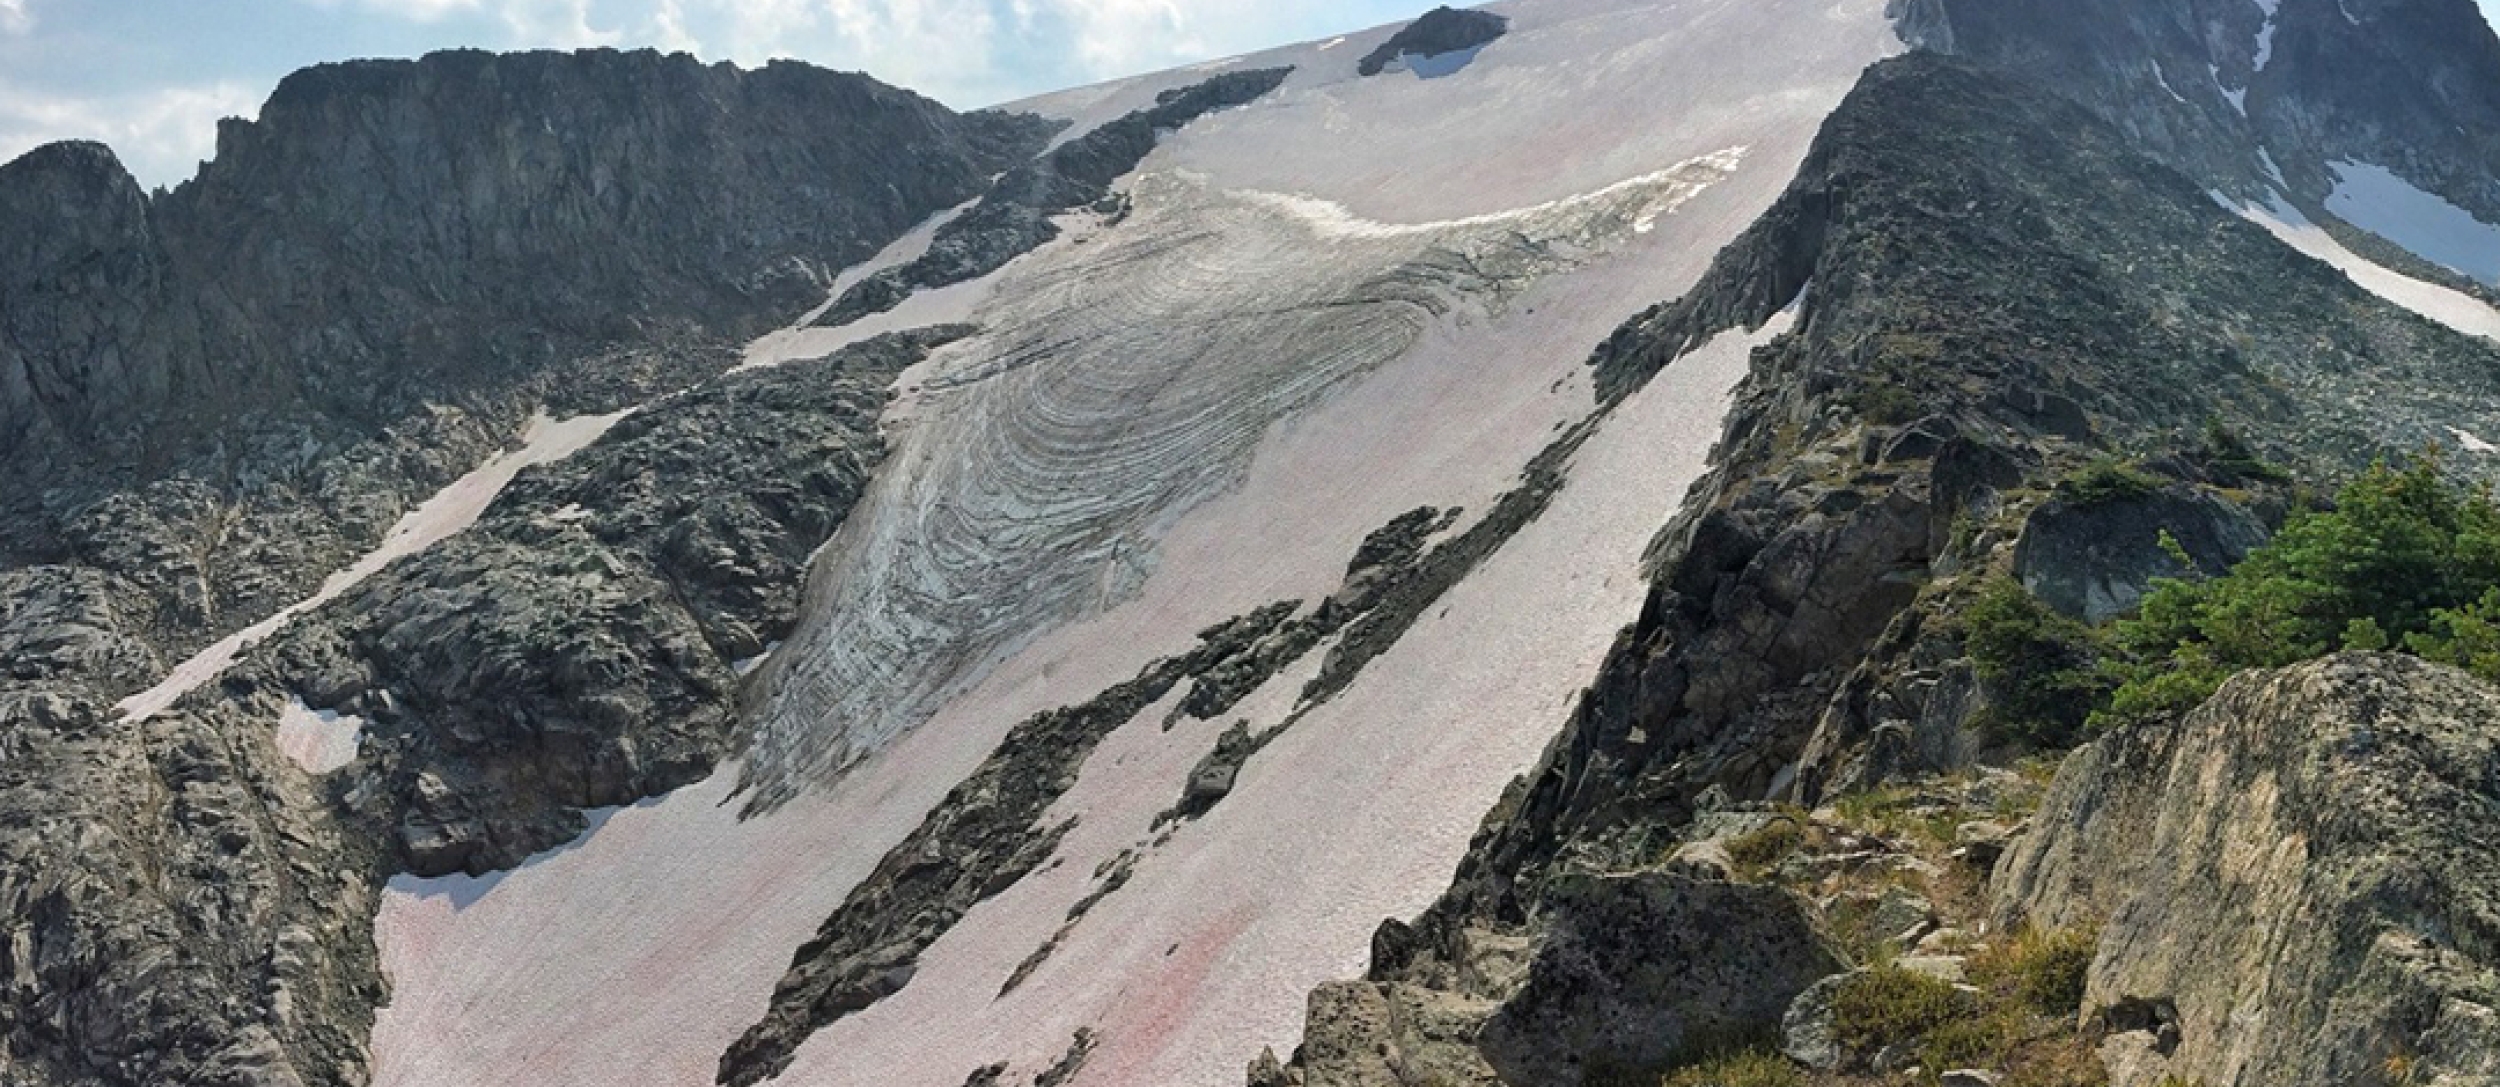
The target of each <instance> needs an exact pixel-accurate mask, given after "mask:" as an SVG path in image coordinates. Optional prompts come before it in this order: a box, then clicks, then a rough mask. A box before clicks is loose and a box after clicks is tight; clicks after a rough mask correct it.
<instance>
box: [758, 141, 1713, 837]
mask: <svg viewBox="0 0 2500 1087" xmlns="http://www.w3.org/2000/svg"><path fill="white" fill-rule="evenodd" d="M1742 155H1743V149H1742V148H1730V149H1726V150H1721V151H1717V152H1713V153H1711V154H1708V155H1703V156H1699V157H1697V158H1694V159H1692V160H1690V161H1687V162H1683V163H1679V164H1677V165H1675V166H1673V167H1671V168H1669V169H1666V170H1662V171H1659V172H1656V173H1652V174H1646V175H1643V176H1640V177H1636V178H1633V179H1631V180H1629V181H1626V182H1623V183H1620V184H1616V185H1611V186H1608V187H1606V188H1605V189H1602V190H1599V191H1597V192H1593V193H1588V194H1584V195H1581V196H1576V197H1571V198H1567V199H1563V200H1557V201H1552V202H1549V203H1545V204H1539V205H1535V206H1532V207H1527V208H1521V209H1518V210H1515V211H1510V212H1503V213H1498V214H1491V215H1479V216H1472V217H1469V218H1465V219H1459V220H1452V221H1447V222H1438V223H1425V224H1414V225H1396V224H1385V223H1375V222H1371V221H1368V220H1362V219H1359V218H1356V217H1354V216H1352V215H1351V214H1349V213H1346V212H1345V211H1344V210H1343V209H1340V208H1336V207H1335V206H1334V205H1330V204H1327V203H1326V202H1324V201H1319V200H1315V199H1312V198H1309V197H1294V196H1280V195H1277V194H1272V193H1227V192H1221V191H1216V190H1214V189H1212V188H1210V187H1209V186H1207V185H1206V184H1205V183H1204V182H1202V181H1200V180H1198V179H1195V178H1192V177H1189V176H1185V175H1172V174H1161V175H1148V176H1145V177H1141V178H1140V179H1139V180H1138V182H1137V184H1136V185H1135V187H1134V190H1133V192H1132V194H1131V195H1132V199H1133V205H1134V211H1133V212H1132V214H1131V215H1130V216H1129V218H1127V219H1126V220H1125V221H1123V222H1121V223H1120V224H1119V225H1117V226H1116V227H1113V228H1111V229H1109V230H1106V231H1104V232H1102V233H1100V234H1097V235H1095V236H1094V237H1093V238H1092V239H1091V240H1090V241H1088V242H1087V243H1086V244H1084V245H1082V246H1078V245H1067V244H1063V245H1060V246H1056V247H1053V248H1051V249H1048V250H1045V251H1043V252H1041V253H1037V254H1035V255H1034V256H1033V257H1032V258H1029V259H1028V260H1027V261H1026V262H1024V263H1022V264H1019V265H1017V266H1015V267H1014V268H1011V269H1009V270H1008V271H1007V272H1005V273H1002V274H1003V275H1004V276H1005V278H1004V279H1002V280H1001V281H1000V282H999V284H998V289H997V292H996V294H995V295H994V296H993V298H992V301H991V302H990V303H989V304H988V305H987V306H985V307H984V308H983V310H982V311H981V312H980V313H979V314H977V315H976V320H978V321H979V323H981V324H982V325H984V326H985V327H987V328H988V329H990V332H989V333H988V334H987V335H985V336H983V337H981V338H979V339H977V340H975V341H971V342H969V343H968V344H966V345H964V346H961V347H959V348H957V349H956V350H954V351H952V352H949V353H948V354H947V355H945V356H943V358H942V359H941V360H940V361H937V362H934V363H933V364H932V365H933V367H934V369H933V371H932V372H931V373H929V374H927V375H926V376H925V377H923V378H922V379H921V385H920V386H919V388H918V389H917V390H916V391H915V390H910V389H907V390H906V393H907V395H908V396H912V397H915V398H917V402H914V403H909V404H907V405H906V407H907V409H908V417H909V420H910V421H909V424H908V428H907V429H906V430H905V431H904V432H903V433H902V434H901V435H900V439H901V440H900V445H901V450H900V452H899V455H897V456H896V457H895V458H894V459H893V460H891V461H889V462H888V464H887V466H886V468H885V469H884V470H883V472H882V474H881V476H880V478H879V481H878V484H877V486H876V490H875V493H874V494H873V495H872V497H871V498H870V500H869V501H868V503H866V504H864V505H863V506H862V507H861V508H860V510H859V511H858V512H856V513H855V514H854V515H853V517H852V518H851V521H850V522H849V524H848V525H847V526H846V527H845V528H844V529H843V531H842V533H841V535H840V536H838V537H837V538H836V539H835V541H834V543H833V544H832V545H831V546H830V547H828V548H827V551H826V554H825V555H824V557H823V558H822V559H821V560H820V562H819V564H818V567H817V569H816V571H815V574H814V587H813V588H812V589H811V595H812V596H813V597H814V598H813V599H811V601H810V604H809V607H808V608H807V614H808V615H809V616H811V619H810V620H809V621H808V622H807V623H806V625H804V626H803V627H802V628H801V629H800V630H799V631H798V632H797V633H796V634H795V635H794V636H793V638H792V639H791V641H790V643H789V645H788V646H787V647H786V649H785V651H784V652H783V654H782V655H781V656H780V657H779V658H778V659H777V661H776V664H775V669H776V671H775V673H774V675H773V676H772V678H771V680H770V685H769V693H768V696H767V700H766V702H765V703H764V706H763V711H762V712H761V713H760V714H759V716H758V720H757V724H756V730H755V733H754V735H753V738H752V743H751V747H750V750H749V753H748V762H747V764H746V766H747V780H746V784H747V785H748V786H749V787H751V788H753V789H755V790H756V797H757V802H758V803H760V804H765V805H770V804H773V803H777V802H779V801H781V800H784V799H787V798H788V797H789V796H790V795H792V794H793V793H794V792H795V791H796V790H797V789H799V788H801V787H803V786H804V785H805V784H806V783H808V782H810V781H820V780H825V779H828V778H829V777H830V776H831V775H834V774H837V773H839V772H840V771H841V770H843V769H844V768H846V767H848V766H850V765H852V764H854V763H856V762H857V761H858V760H859V759H861V758H863V757H865V756H866V755H867V754H868V753H870V752H873V751H875V750H876V749H877V748H878V747H879V746H881V745H882V744H884V743H885V742H886V741H887V740H889V739H891V738H892V737H894V736H895V735H896V734H898V733H900V732H901V731H903V730H905V729H908V728H910V727H912V726H914V725H916V724H917V723H919V722H920V721H921V720H922V719H923V718H925V717H926V716H927V715H928V714H929V713H930V712H931V711H932V710H934V709H935V708H936V707H937V706H938V705H939V704H941V703H942V702H943V700H944V699H946V698H947V697H949V696H950V695H952V694H954V693H955V692H957V691H960V690H962V689H963V688H964V687H965V686H966V685H968V684H969V683H971V682H972V681H974V680H977V679H978V678H979V677H980V676H981V675H982V674H983V673H984V672H985V670H986V668H987V667H988V666H989V665H990V664H991V663H993V662H995V661H997V660H999V659H1001V658H1003V657H1004V656H1006V655H1007V654H1009V653H1012V652H1013V651H1014V650H1016V649H1017V648H1019V647H1021V646H1022V645H1023V644H1025V643H1026V642H1027V641H1028V640H1029V639H1031V638H1032V637H1034V636H1036V635H1038V634H1039V633H1041V632H1043V631H1044V630H1046V629H1048V628H1049V627H1050V626H1052V625H1053V624H1055V623H1058V622H1063V621H1066V620H1068V619H1072V618H1075V617H1078V616H1081V615H1085V614H1089V613H1092V612H1095V611H1098V610H1100V609H1102V608H1104V607H1107V606H1109V605H1111V604H1114V603H1117V602H1119V601H1120V600H1123V599H1125V598H1126V597H1127V596H1128V595H1129V594H1130V593H1131V592H1133V591H1134V589H1135V587H1136V586H1137V585H1138V584H1139V583H1141V582H1142V581H1143V580H1144V579H1145V577H1146V575H1147V574H1148V573H1150V572H1151V570H1152V568H1153V563H1154V554H1155V546H1156V540H1157V538H1158V537H1159V536H1160V534H1161V531H1162V529H1163V528H1164V527H1165V526H1168V525H1169V524H1170V523H1171V522H1172V521H1173V520H1174V519H1176V518H1178V517H1179V516H1180V515H1181V514H1183V513H1185V512H1186V511H1187V510H1189V509H1190V508H1191V507H1192V506H1194V505H1196V504H1197V503H1198V502H1200V501H1203V500H1205V499H1207V498H1209V497H1212V496H1214V495H1217V494H1220V493H1222V492H1223V491H1224V490H1225V489H1226V488H1228V487H1230V486H1232V485H1233V484H1234V483H1235V482H1236V481H1237V480H1239V479H1240V478H1241V474H1242V472H1243V471H1244V470H1245V469H1246V467H1247V462H1248V459H1249V456H1250V454H1251V452H1252V450H1253V449H1254V447H1255V446H1256V445H1257V443H1258V441H1259V440H1260V438H1261V436H1262V435H1264V434H1265V433H1266V431H1267V430H1268V428H1269V427H1270V426H1271V425H1273V424H1275V423H1276V422H1278V421H1279V420H1282V419H1285V418H1287V417H1290V416H1292V415H1293V414H1295V413H1296V412H1298V411H1300V410H1302V409H1303V408H1306V407H1308V406H1309V405H1311V404H1312V403H1314V402H1316V401H1318V400H1319V399H1321V398H1323V397H1325V396H1326V395H1327V394H1328V393H1329V391H1330V390H1331V389H1333V388H1335V387H1337V386H1338V385H1339V384H1340V383H1342V382H1345V381H1346V380H1348V379H1350V378H1353V377H1356V376H1359V375H1361V374H1364V373H1366V372H1368V371H1370V370H1372V369H1373V368H1375V367H1377V366H1379V365H1381V364H1382V363H1385V362H1387V361H1389V360H1390V359H1393V358H1395V357H1397V356H1398V355H1399V354H1401V353H1402V352H1404V351H1405V350H1406V349H1407V348H1408V347H1409V346H1410V345H1412V344H1413V343H1414V342H1415V339H1416V337H1417V336H1418V335H1420V334H1421V332H1422V331H1423V329H1424V327H1425V325H1426V323H1427V322H1428V321H1430V320H1431V319H1432V318H1433V317H1434V316H1436V315H1438V314H1442V313H1445V312H1448V311H1451V310H1453V309H1457V308H1461V307H1467V308H1472V309H1475V310H1478V311H1482V312H1486V313H1497V312H1499V311H1500V309H1501V307H1502V305H1503V301H1504V299H1506V298H1507V297H1509V296H1510V295H1511V294H1513V293H1515V292H1516V291H1517V290H1518V289H1521V288H1523V287H1525V286H1526V285H1527V284H1529V283H1531V282H1534V281H1535V280H1537V279H1539V278H1542V277H1544V276H1547V275H1551V274H1554V273H1556V272H1559V271H1563V270H1567V269H1569V268H1572V267H1576V266H1578V265H1579V264H1581V263H1584V262H1585V261H1587V260H1589V259H1591V258H1593V257H1596V256H1599V255H1602V254H1604V253H1605V252H1607V251H1609V250H1611V249H1612V248H1614V247H1616V246H1619V245H1621V244H1622V243H1623V242H1625V241H1626V240H1628V239H1629V238H1631V237H1632V236H1634V235H1636V234H1638V233H1640V232H1642V231H1645V230H1646V229H1647V228H1648V226H1649V224H1650V223H1651V222H1653V221H1654V220H1655V219H1656V217H1658V216H1660V215H1664V214H1668V213H1670V212H1672V211H1673V210H1674V209H1675V208H1676V207H1678V206H1680V205H1681V204H1682V203H1683V202H1684V201H1686V200H1689V199H1691V198H1692V197H1693V196H1694V195H1696V194H1698V193H1699V192H1701V191H1702V189H1704V188H1706V187H1707V186H1709V185H1710V184H1712V183H1713V182H1715V181H1717V180H1719V179H1720V178H1723V177H1725V176H1727V174H1728V173H1729V172H1730V171H1732V170H1733V169H1734V168H1735V166H1736V165H1737V163H1738V162H1739V160H1740V159H1741V157H1742ZM1172 648H1178V647H1140V649H1139V653H1140V655H1141V659H1142V658H1143V657H1145V656H1149V655H1152V654H1153V653H1155V652H1160V651H1164V650H1166V649H1172Z"/></svg>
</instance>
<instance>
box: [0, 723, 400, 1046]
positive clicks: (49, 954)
mask: <svg viewBox="0 0 2500 1087" xmlns="http://www.w3.org/2000/svg"><path fill="white" fill-rule="evenodd" d="M11 697H12V696H11V695H8V694H0V721H5V722H6V726H5V728H0V809H5V812H6V816H5V818H4V819H0V872H5V873H6V875H5V876H0V918H5V919H6V920H5V924H6V926H7V928H6V930H5V931H0V1036H5V1039H6V1043H5V1044H6V1048H5V1050H0V1079H5V1080H7V1082H9V1083H11V1084H24V1085H27V1087H54V1085H70V1084H79V1085H86V1084H132V1085H138V1084H282V1085H283V1084H305V1083H339V1082H345V1081H344V1080H342V1079H340V1078H339V1077H338V1076H336V1075H335V1074H334V1071H333V1070H335V1069H338V1068H342V1067H356V1066H359V1065H360V1064H361V1063H362V1060H363V1057H362V1053H363V1037H364V1035H365V1033H366V1032H367V1030H369V1029H370V1025H371V1022H372V1008H373V1006H374V1005H375V1004H376V1003H377V1002H378V1001H379V1000H380V999H381V997H382V993H383V989H382V984H381V980H380V975H379V973H378V967H377V965H376V963H375V959H374V949H373V941H372V933H371V925H370V922H369V918H370V917H371V914H372V910H373V908H374V905H375V899H376V887H375V886H374V885H373V884H372V883H371V882H369V881H368V880H367V879H366V878H365V877H364V875H362V873H361V871H360V865H359V864H358V862H357V860H356V857H357V854H356V851H355V849H354V848H353V844H352V843H351V842H350V841H348V840H347V839H346V838H344V837H343V836H342V835H340V834H339V833H338V830H337V825H336V823H335V822H334V821H333V820H331V819H330V818H329V817H328V813H327V811H326V806H327V805H326V799H325V797H324V796H323V795H322V793H321V791H320V790H319V789H318V788H317V787H316V786H315V785H314V783H313V782H312V781H310V780H309V779H307V778H306V777H304V775H303V774H301V773H300V772H298V771H297V770H296V769H295V768H294V767H293V766H291V765H289V764H287V763H286V762H285V760H284V759H283V758H282V757H281V756H280V755H279V754H278V752H277V750H276V749H275V748H274V747H273V746H271V745H270V744H268V743H266V742H261V743H236V742H234V736H235V733H234V732H232V731H231V730H230V726H229V723H228V722H226V721H223V720H221V719H219V718H217V717H216V716H214V715H198V714H190V713H175V714H163V715H159V716H157V717H153V718H150V719H149V720H147V721H145V722H142V723H138V724H108V723H107V722H106V720H105V714H106V711H107V707H106V705H105V704H104V703H102V702H101V701H99V700H95V699H92V698H84V697H80V696H78V695H75V694H72V693H62V692H55V693H52V694H48V695H43V696H39V697H38V698H37V699H36V700H35V701H34V702H33V704H32V705H31V706H29V705H24V704H21V705H18V706H9V705H8V704H7V703H8V702H9V701H10V700H11ZM253 711H254V712H265V713H268V714H270V715H272V716H274V715H275V713H276V712H277V705H276V703H275V702H274V701H262V702H258V703H256V704H255V706H254V707H253Z"/></svg>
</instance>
